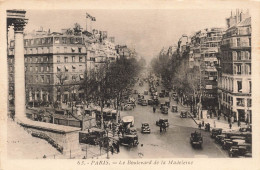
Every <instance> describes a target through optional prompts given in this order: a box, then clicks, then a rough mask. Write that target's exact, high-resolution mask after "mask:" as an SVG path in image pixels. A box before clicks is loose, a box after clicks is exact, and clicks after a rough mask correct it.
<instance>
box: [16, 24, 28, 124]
mask: <svg viewBox="0 0 260 170" xmlns="http://www.w3.org/2000/svg"><path fill="white" fill-rule="evenodd" d="M13 24H14V37H15V50H14V51H15V53H14V61H15V64H14V66H15V68H14V69H15V76H14V78H15V80H14V83H15V116H16V118H18V119H20V120H21V119H23V118H25V117H26V114H25V72H24V71H25V70H24V44H23V30H24V26H25V24H26V23H25V21H24V20H23V19H16V20H15V21H14V23H13Z"/></svg>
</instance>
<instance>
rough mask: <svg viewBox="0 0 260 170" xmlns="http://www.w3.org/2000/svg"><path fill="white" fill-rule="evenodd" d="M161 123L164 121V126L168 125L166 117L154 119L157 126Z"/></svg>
mask: <svg viewBox="0 0 260 170" xmlns="http://www.w3.org/2000/svg"><path fill="white" fill-rule="evenodd" d="M162 123H165V125H166V127H169V122H168V119H159V120H157V121H156V125H157V126H161V124H162Z"/></svg>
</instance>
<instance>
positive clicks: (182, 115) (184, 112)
mask: <svg viewBox="0 0 260 170" xmlns="http://www.w3.org/2000/svg"><path fill="white" fill-rule="evenodd" d="M180 117H181V118H187V117H188V112H187V111H184V110H182V111H181V114H180Z"/></svg>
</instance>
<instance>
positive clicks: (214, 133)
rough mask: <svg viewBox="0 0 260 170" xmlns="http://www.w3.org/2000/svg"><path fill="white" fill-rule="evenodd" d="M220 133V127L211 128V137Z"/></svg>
mask: <svg viewBox="0 0 260 170" xmlns="http://www.w3.org/2000/svg"><path fill="white" fill-rule="evenodd" d="M221 133H222V128H213V129H212V130H211V137H212V138H215V137H216V136H217V135H221Z"/></svg>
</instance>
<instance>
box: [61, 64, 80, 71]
mask: <svg viewBox="0 0 260 170" xmlns="http://www.w3.org/2000/svg"><path fill="white" fill-rule="evenodd" d="M83 69H84V68H83V66H82V65H79V71H83ZM63 70H64V71H65V72H70V70H71V71H72V72H75V71H76V70H77V67H76V66H75V65H72V66H71V67H70V66H64V67H63V69H62V67H61V66H57V72H62V71H63Z"/></svg>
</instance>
